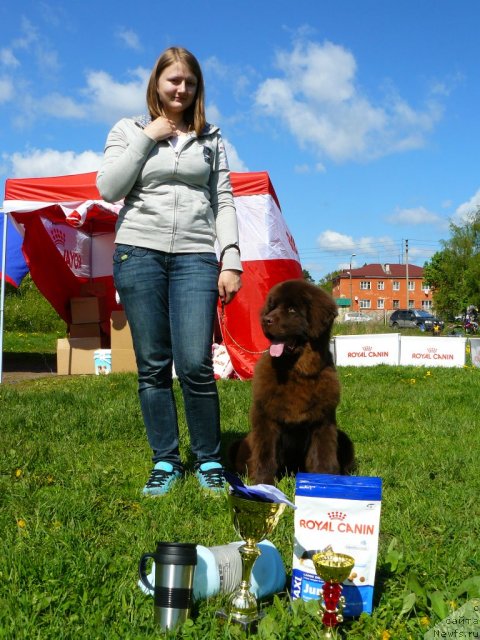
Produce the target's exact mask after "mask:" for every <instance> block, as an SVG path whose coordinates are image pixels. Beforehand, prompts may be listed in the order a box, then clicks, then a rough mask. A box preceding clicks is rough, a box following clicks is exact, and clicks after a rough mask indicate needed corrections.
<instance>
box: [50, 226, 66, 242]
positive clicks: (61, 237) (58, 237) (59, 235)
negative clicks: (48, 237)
mask: <svg viewBox="0 0 480 640" xmlns="http://www.w3.org/2000/svg"><path fill="white" fill-rule="evenodd" d="M66 239H67V237H66V235H65V233H64V232H63V231H61V230H60V229H55V228H54V229H52V240H53V243H54V245H55V246H56V247H64V246H65V241H66Z"/></svg>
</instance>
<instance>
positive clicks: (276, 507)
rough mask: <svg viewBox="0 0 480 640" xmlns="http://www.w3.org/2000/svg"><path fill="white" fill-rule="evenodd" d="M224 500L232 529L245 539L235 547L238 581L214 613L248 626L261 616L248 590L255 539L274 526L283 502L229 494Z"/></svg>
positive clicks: (259, 539)
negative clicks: (221, 609) (239, 562)
mask: <svg viewBox="0 0 480 640" xmlns="http://www.w3.org/2000/svg"><path fill="white" fill-rule="evenodd" d="M228 503H229V507H230V514H231V517H232V521H233V526H234V527H235V531H236V532H237V534H238V535H239V536H240V538H241V539H242V540H245V544H243V545H242V546H241V547H240V548H239V552H240V555H241V559H242V581H241V582H240V584H239V586H238V587H237V589H236V590H235V591H234V592H233V593H232V594H231V596H230V598H229V601H228V605H227V610H226V611H225V612H220V613H219V614H218V615H219V616H220V617H223V618H227V620H229V621H230V622H235V623H237V624H240V625H241V626H242V627H243V628H244V630H248V629H249V628H250V627H251V626H253V625H255V624H256V623H257V622H258V620H259V619H260V617H261V616H260V614H259V610H258V604H257V599H256V598H255V596H254V595H253V593H252V592H251V591H250V587H251V582H250V579H251V575H252V568H253V565H254V564H255V560H256V559H257V558H258V556H259V555H260V553H261V551H260V549H259V548H258V546H257V543H259V542H261V541H262V540H264V539H265V538H266V537H267V536H268V535H269V534H270V533H271V532H272V531H273V530H274V528H275V527H276V525H277V523H278V520H279V518H280V516H281V515H282V513H283V511H284V509H285V506H286V505H285V504H284V503H278V502H262V501H260V500H248V499H245V498H240V497H238V496H236V495H232V494H230V495H229V496H228Z"/></svg>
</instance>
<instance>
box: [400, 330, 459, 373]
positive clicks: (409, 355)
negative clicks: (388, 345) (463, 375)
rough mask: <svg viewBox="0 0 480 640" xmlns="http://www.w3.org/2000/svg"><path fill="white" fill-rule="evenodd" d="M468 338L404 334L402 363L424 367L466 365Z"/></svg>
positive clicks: (401, 350) (401, 347) (401, 351)
mask: <svg viewBox="0 0 480 640" xmlns="http://www.w3.org/2000/svg"><path fill="white" fill-rule="evenodd" d="M466 342H467V340H466V338H459V337H457V336H455V337H453V336H450V337H448V336H446V337H444V338H440V337H438V336H435V337H431V338H428V337H423V336H422V337H418V338H417V337H416V336H402V339H401V342H400V364H401V365H412V364H413V365H417V366H418V365H420V366H423V367H463V366H465V347H466Z"/></svg>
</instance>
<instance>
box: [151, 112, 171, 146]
mask: <svg viewBox="0 0 480 640" xmlns="http://www.w3.org/2000/svg"><path fill="white" fill-rule="evenodd" d="M143 132H144V133H145V134H146V135H147V136H148V137H149V138H151V139H152V140H155V142H159V141H160V140H165V139H166V138H171V137H172V136H173V135H174V133H175V124H174V123H173V122H172V121H171V120H169V119H168V118H165V117H164V116H160V117H159V118H155V120H152V122H150V124H147V126H146V127H145V129H144V130H143Z"/></svg>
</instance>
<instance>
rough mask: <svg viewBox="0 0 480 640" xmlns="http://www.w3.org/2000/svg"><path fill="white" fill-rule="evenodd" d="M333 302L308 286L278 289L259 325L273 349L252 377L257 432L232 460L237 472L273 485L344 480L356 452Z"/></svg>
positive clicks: (240, 445)
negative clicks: (295, 478) (293, 478)
mask: <svg viewBox="0 0 480 640" xmlns="http://www.w3.org/2000/svg"><path fill="white" fill-rule="evenodd" d="M336 315H337V306H336V304H335V302H334V300H333V298H332V297H331V296H330V295H329V294H328V293H326V292H325V291H323V290H322V289H320V288H319V287H317V286H315V285H313V284H310V283H308V282H307V281H305V280H287V281H286V282H281V283H280V284H277V285H276V286H274V287H273V288H272V289H271V290H270V292H269V294H268V296H267V299H266V301H265V305H264V307H263V309H262V311H261V314H260V319H261V323H262V329H263V332H264V333H265V336H266V337H267V338H268V339H269V340H270V341H271V343H272V345H271V347H270V350H269V352H266V353H264V354H263V355H262V356H261V358H260V360H259V361H258V363H257V365H256V367H255V372H254V376H253V386H252V390H253V402H252V407H251V410H250V423H251V432H250V433H249V434H248V435H247V437H246V438H244V439H243V440H240V441H238V442H236V443H235V444H234V445H233V446H232V449H231V451H230V457H231V460H232V463H233V465H234V468H235V470H236V471H237V472H238V473H245V472H246V473H247V474H248V477H249V479H250V480H251V481H253V482H254V483H266V484H273V483H274V478H275V477H278V476H279V475H280V474H282V473H296V472H297V471H306V472H308V473H334V474H345V473H349V472H350V471H352V469H353V466H354V453H353V445H352V443H351V441H350V439H349V438H348V436H347V435H346V434H345V433H343V432H341V431H339V430H338V429H337V423H336V418H335V410H336V407H337V405H338V403H339V400H340V384H339V381H338V377H337V373H336V370H335V366H334V363H333V357H332V354H331V352H330V333H331V329H332V324H333V321H334V319H335V317H336Z"/></svg>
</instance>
